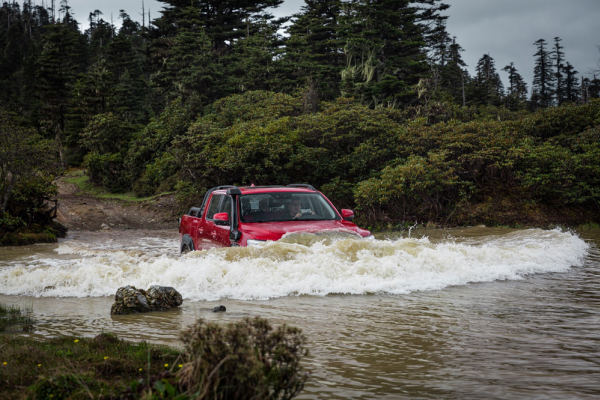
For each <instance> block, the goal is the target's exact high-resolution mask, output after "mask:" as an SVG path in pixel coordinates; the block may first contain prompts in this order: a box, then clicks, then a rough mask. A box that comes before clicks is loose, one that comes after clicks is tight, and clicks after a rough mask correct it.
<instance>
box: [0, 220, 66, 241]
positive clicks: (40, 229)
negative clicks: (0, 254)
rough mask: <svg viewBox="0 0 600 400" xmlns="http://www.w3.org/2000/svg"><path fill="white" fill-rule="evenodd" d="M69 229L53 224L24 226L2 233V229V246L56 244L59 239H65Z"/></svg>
mask: <svg viewBox="0 0 600 400" xmlns="http://www.w3.org/2000/svg"><path fill="white" fill-rule="evenodd" d="M66 233H67V229H66V228H65V227H64V226H62V225H60V224H58V223H56V222H52V223H50V225H46V226H42V225H38V224H33V225H30V226H23V227H20V228H18V229H17V230H15V231H8V232H2V230H1V229H0V246H23V245H27V244H35V243H55V242H56V241H57V240H58V238H60V237H65V235H66Z"/></svg>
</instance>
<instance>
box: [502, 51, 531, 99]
mask: <svg viewBox="0 0 600 400" xmlns="http://www.w3.org/2000/svg"><path fill="white" fill-rule="evenodd" d="M502 70H503V71H506V72H508V81H509V83H510V86H509V87H508V92H507V94H506V105H507V107H508V109H510V110H513V111H516V110H521V109H525V108H526V107H525V106H526V102H527V84H526V83H525V80H524V79H523V77H522V76H521V74H519V72H518V71H517V68H515V63H513V62H511V63H510V64H509V65H507V66H505V67H504V68H502Z"/></svg>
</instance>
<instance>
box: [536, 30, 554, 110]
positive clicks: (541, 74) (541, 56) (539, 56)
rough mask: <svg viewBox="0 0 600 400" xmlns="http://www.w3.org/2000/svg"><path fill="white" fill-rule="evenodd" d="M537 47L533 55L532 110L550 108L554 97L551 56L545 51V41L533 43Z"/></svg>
mask: <svg viewBox="0 0 600 400" xmlns="http://www.w3.org/2000/svg"><path fill="white" fill-rule="evenodd" d="M534 44H535V45H536V46H537V49H538V51H537V53H535V55H534V57H536V59H535V67H534V69H533V85H532V88H533V94H532V96H531V105H532V107H533V108H534V109H538V108H545V107H550V106H551V105H552V99H553V97H554V88H555V86H554V82H555V76H554V73H553V71H552V55H551V54H550V52H549V51H548V50H546V41H545V40H544V39H540V40H538V41H536V42H535V43H534Z"/></svg>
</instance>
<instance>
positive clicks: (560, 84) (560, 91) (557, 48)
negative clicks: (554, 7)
mask: <svg viewBox="0 0 600 400" xmlns="http://www.w3.org/2000/svg"><path fill="white" fill-rule="evenodd" d="M561 41H562V39H561V38H559V37H555V38H554V49H553V51H552V61H553V62H554V80H555V82H556V88H555V90H554V93H555V99H556V100H555V101H556V104H558V105H559V106H560V105H561V104H562V103H563V101H564V99H565V91H566V82H565V77H564V68H565V66H564V64H563V62H564V60H565V53H564V52H563V51H562V49H564V47H563V46H561V45H560V42H561Z"/></svg>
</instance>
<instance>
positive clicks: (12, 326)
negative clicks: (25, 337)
mask: <svg viewBox="0 0 600 400" xmlns="http://www.w3.org/2000/svg"><path fill="white" fill-rule="evenodd" d="M30 313H31V309H25V310H21V308H20V307H18V306H7V305H5V304H1V303H0V332H6V331H17V330H20V331H23V332H27V331H30V330H32V329H33V324H34V323H35V320H34V319H33V318H32V317H31V316H30Z"/></svg>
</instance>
